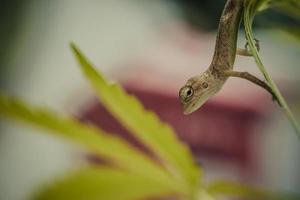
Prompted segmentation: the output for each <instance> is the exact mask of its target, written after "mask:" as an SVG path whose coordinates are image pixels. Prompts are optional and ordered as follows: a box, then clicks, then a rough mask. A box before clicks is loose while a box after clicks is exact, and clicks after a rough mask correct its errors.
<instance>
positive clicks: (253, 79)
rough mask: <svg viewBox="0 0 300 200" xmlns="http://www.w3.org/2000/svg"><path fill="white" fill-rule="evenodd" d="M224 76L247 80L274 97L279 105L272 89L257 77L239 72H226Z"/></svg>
mask: <svg viewBox="0 0 300 200" xmlns="http://www.w3.org/2000/svg"><path fill="white" fill-rule="evenodd" d="M223 74H224V76H227V77H230V76H231V77H238V78H243V79H246V80H248V81H250V82H252V83H254V84H256V85H258V86H260V87H262V88H264V89H265V90H267V91H268V92H269V93H270V94H271V95H272V97H273V99H275V100H277V102H278V103H279V101H278V99H277V98H276V95H275V94H274V92H273V90H272V89H271V87H270V86H269V85H268V84H267V83H266V82H264V81H262V80H260V79H259V78H257V77H256V76H254V75H252V74H250V73H248V72H237V71H232V70H228V71H224V72H223ZM279 105H280V103H279Z"/></svg>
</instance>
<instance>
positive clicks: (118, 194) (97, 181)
mask: <svg viewBox="0 0 300 200" xmlns="http://www.w3.org/2000/svg"><path fill="white" fill-rule="evenodd" d="M173 189H174V188H173V187H172V185H170V184H168V183H167V184H166V183H165V182H163V181H158V180H157V179H151V178H149V177H144V176H141V175H137V174H132V173H128V172H124V171H122V170H119V169H113V168H108V167H89V168H85V169H82V170H79V171H76V172H73V173H71V174H69V175H68V176H65V177H64V178H63V179H60V180H57V181H56V182H55V183H54V184H53V183H52V184H51V185H50V186H49V187H47V188H46V189H42V190H41V191H40V192H38V193H37V194H35V195H34V199H36V200H54V199H55V200H69V199H70V200H87V199H88V200H101V199H103V200H134V199H146V198H149V197H152V198H153V197H162V196H167V195H174V193H172V190H173Z"/></svg>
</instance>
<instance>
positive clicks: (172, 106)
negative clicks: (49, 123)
mask: <svg viewBox="0 0 300 200" xmlns="http://www.w3.org/2000/svg"><path fill="white" fill-rule="evenodd" d="M0 3H1V5H0V16H1V17H0V89H1V91H2V92H5V93H7V94H10V95H13V96H17V97H20V98H22V99H24V100H26V101H27V102H30V103H32V104H35V105H41V106H45V107H51V108H52V109H54V110H55V111H57V112H59V113H62V114H64V115H73V116H75V117H77V118H79V119H81V120H82V121H84V122H88V123H95V124H97V125H99V126H101V127H103V128H104V129H105V130H108V131H113V132H118V133H119V134H120V135H122V136H124V137H125V138H127V139H129V140H131V138H130V136H129V135H128V133H127V132H126V131H125V130H124V129H123V128H122V127H121V126H120V125H119V124H118V123H117V122H116V121H115V120H114V119H113V118H112V117H111V116H110V115H109V114H108V113H107V112H106V110H105V109H104V108H103V107H102V106H101V104H100V103H98V102H97V101H96V99H95V97H94V94H93V91H92V89H91V88H90V87H89V85H88V83H87V81H86V80H85V79H84V77H83V76H82V75H81V72H80V70H79V68H78V67H77V63H76V62H75V59H74V58H73V56H72V54H71V51H70V48H69V43H70V42H74V43H75V44H77V45H78V46H79V47H80V48H81V50H82V51H83V52H84V54H85V55H87V57H88V58H89V59H90V60H91V61H92V63H94V64H95V65H96V66H97V67H98V69H100V70H101V71H102V72H103V73H104V74H106V75H107V76H108V77H109V78H110V79H112V80H115V81H118V82H120V83H121V84H122V85H123V86H124V87H125V88H126V89H127V90H128V91H129V92H130V93H132V94H134V95H136V96H137V97H138V98H139V99H140V100H141V101H142V102H143V104H144V105H145V107H146V108H148V109H151V110H153V111H154V112H156V113H157V114H158V115H159V116H160V118H161V119H162V120H163V121H165V122H168V123H170V124H171V125H172V126H173V127H174V129H175V130H176V133H177V134H178V136H179V137H180V138H181V139H182V140H183V141H184V142H186V143H187V144H188V145H189V146H190V148H191V150H192V151H193V153H194V156H195V159H196V160H197V161H198V163H199V164H200V165H202V166H203V168H204V170H205V179H207V180H214V179H216V178H218V179H219V178H226V179H229V180H239V181H242V182H247V183H254V184H257V185H261V186H264V187H268V188H272V189H277V190H289V191H295V192H299V191H300V170H299V169H300V156H299V152H300V145H299V140H298V138H297V137H296V135H295V133H294V132H293V129H292V127H291V126H290V124H289V122H288V121H287V119H286V117H285V116H284V113H283V112H281V110H280V109H279V107H278V105H276V103H274V102H272V100H271V96H270V95H269V94H267V93H266V92H265V91H264V90H262V89H261V88H258V87H257V86H255V85H252V83H249V82H247V81H244V80H240V79H234V78H231V79H229V81H228V82H227V83H226V84H225V86H224V88H223V90H222V91H221V92H220V93H219V94H217V95H216V96H215V97H214V98H212V99H211V100H210V101H209V102H208V103H206V104H205V105H204V106H203V107H202V108H201V109H199V110H198V111H197V112H195V113H194V114H192V115H190V116H184V115H183V114H182V110H181V107H180V104H179V100H178V97H177V95H178V90H179V88H180V87H181V86H182V85H183V84H184V83H185V82H186V80H187V79H188V78H189V77H191V76H193V75H195V74H198V73H201V72H202V71H204V70H205V69H206V68H207V67H208V66H209V64H210V62H211V59H212V55H213V50H214V45H215V36H216V28H217V24H218V19H219V17H220V14H221V11H222V8H223V6H224V3H225V1H224V0H189V1H186V0H173V1H168V0H157V1H146V0H139V1H138V0H111V1H104V0H98V1H96V0H88V1H83V0H73V1H71V0H60V1H58V0H57V1H49V0H42V1H38V0H26V1H25V0H24V1H15V0H14V1H5V0H2V1H0ZM256 19H257V20H256V21H255V26H254V27H255V28H254V31H255V33H254V34H255V37H256V38H258V39H259V40H260V46H261V52H260V53H261V55H262V58H263V61H264V64H265V66H266V67H267V68H268V70H269V71H270V73H271V75H272V77H273V78H274V79H275V81H276V82H277V83H278V85H279V87H280V89H281V91H282V92H283V94H284V96H285V97H286V98H287V101H288V102H289V103H290V106H291V108H292V110H293V111H294V112H295V114H296V116H298V119H299V115H300V101H299V100H300V90H299V84H300V76H299V74H300V67H299V63H300V59H299V55H300V42H299V40H297V39H296V38H294V37H293V36H292V35H290V34H288V33H286V32H284V31H281V30H280V29H278V27H282V26H284V27H288V26H292V27H299V23H298V22H296V21H294V20H293V19H291V18H289V17H287V16H284V15H282V14H280V13H279V12H278V11H276V10H275V11H268V12H266V13H264V14H262V15H259V16H258V17H257V18H256ZM244 44H245V37H244V34H243V31H242V29H241V31H240V37H239V41H238V46H239V47H243V46H244ZM235 68H236V69H238V70H240V71H248V72H251V73H253V74H255V75H257V76H259V77H261V78H262V76H261V74H260V72H259V71H258V69H257V67H256V65H255V62H254V59H253V58H251V57H240V56H238V57H237V59H236V63H235ZM0 125H1V126H0V130H1V134H0V199H1V200H2V199H3V200H22V199H26V198H28V196H29V195H30V194H31V192H32V191H34V190H35V189H36V188H37V187H39V186H40V185H41V184H42V183H44V182H45V181H46V180H48V179H49V177H52V176H54V175H59V174H62V173H64V172H65V171H67V170H69V169H70V168H72V167H74V166H78V165H81V164H82V161H81V159H80V157H81V153H80V152H79V151H78V150H77V149H75V148H74V147H72V146H69V145H66V144H64V143H63V142H61V141H60V140H58V139H56V138H52V137H48V136H44V135H42V134H41V135H40V134H37V133H38V132H40V131H41V130H38V129H34V128H31V127H28V126H23V125H22V124H21V125H19V124H18V123H17V124H16V123H13V122H10V121H6V120H5V121H4V120H2V119H1V122H0ZM137 145H138V144H137Z"/></svg>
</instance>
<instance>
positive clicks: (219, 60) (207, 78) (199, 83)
mask: <svg viewBox="0 0 300 200" xmlns="http://www.w3.org/2000/svg"><path fill="white" fill-rule="evenodd" d="M243 3H244V1H243V0H228V1H227V2H226V5H225V7H224V9H223V13H222V15H221V19H220V22H219V27H218V34H217V39H216V45H215V52H214V56H213V59H212V62H211V64H210V66H209V68H208V69H207V70H206V71H205V72H203V73H202V74H200V75H197V76H194V77H192V78H190V79H189V80H188V81H187V83H186V84H185V85H184V86H183V87H182V88H181V89H180V91H179V97H180V101H181V103H182V105H183V110H184V114H190V113H192V112H194V111H195V110H197V109H198V108H199V107H200V106H202V105H203V104H204V103H205V102H206V101H207V100H208V99H209V98H210V97H212V96H213V95H215V94H216V93H217V92H218V91H220V89H221V88H222V86H223V85H224V83H225V82H226V80H227V79H228V77H230V76H232V77H239V78H243V79H246V80H248V81H251V82H253V83H255V84H257V85H259V86H260V87H263V88H264V89H266V90H267V91H269V92H270V93H271V94H272V96H273V98H274V94H273V92H272V90H271V88H270V86H269V85H268V84H267V83H265V82H264V81H262V80H260V79H258V78H257V77H255V76H254V75H251V74H250V73H248V72H238V71H233V65H234V61H235V57H236V54H239V55H245V56H251V53H250V52H249V51H248V50H247V48H246V49H244V50H241V49H237V48H236V46H237V37H238V30H239V27H240V23H241V19H242V13H243V8H244V5H243ZM256 42H257V44H256V48H257V49H259V45H258V41H256ZM246 47H247V45H246Z"/></svg>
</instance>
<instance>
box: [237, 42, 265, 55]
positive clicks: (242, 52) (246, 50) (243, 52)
mask: <svg viewBox="0 0 300 200" xmlns="http://www.w3.org/2000/svg"><path fill="white" fill-rule="evenodd" d="M254 41H255V47H256V49H257V51H259V50H260V45H259V40H258V39H254ZM236 54H237V55H241V56H252V52H251V51H250V50H249V43H248V42H247V43H246V44H245V47H244V49H240V48H237V50H236Z"/></svg>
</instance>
